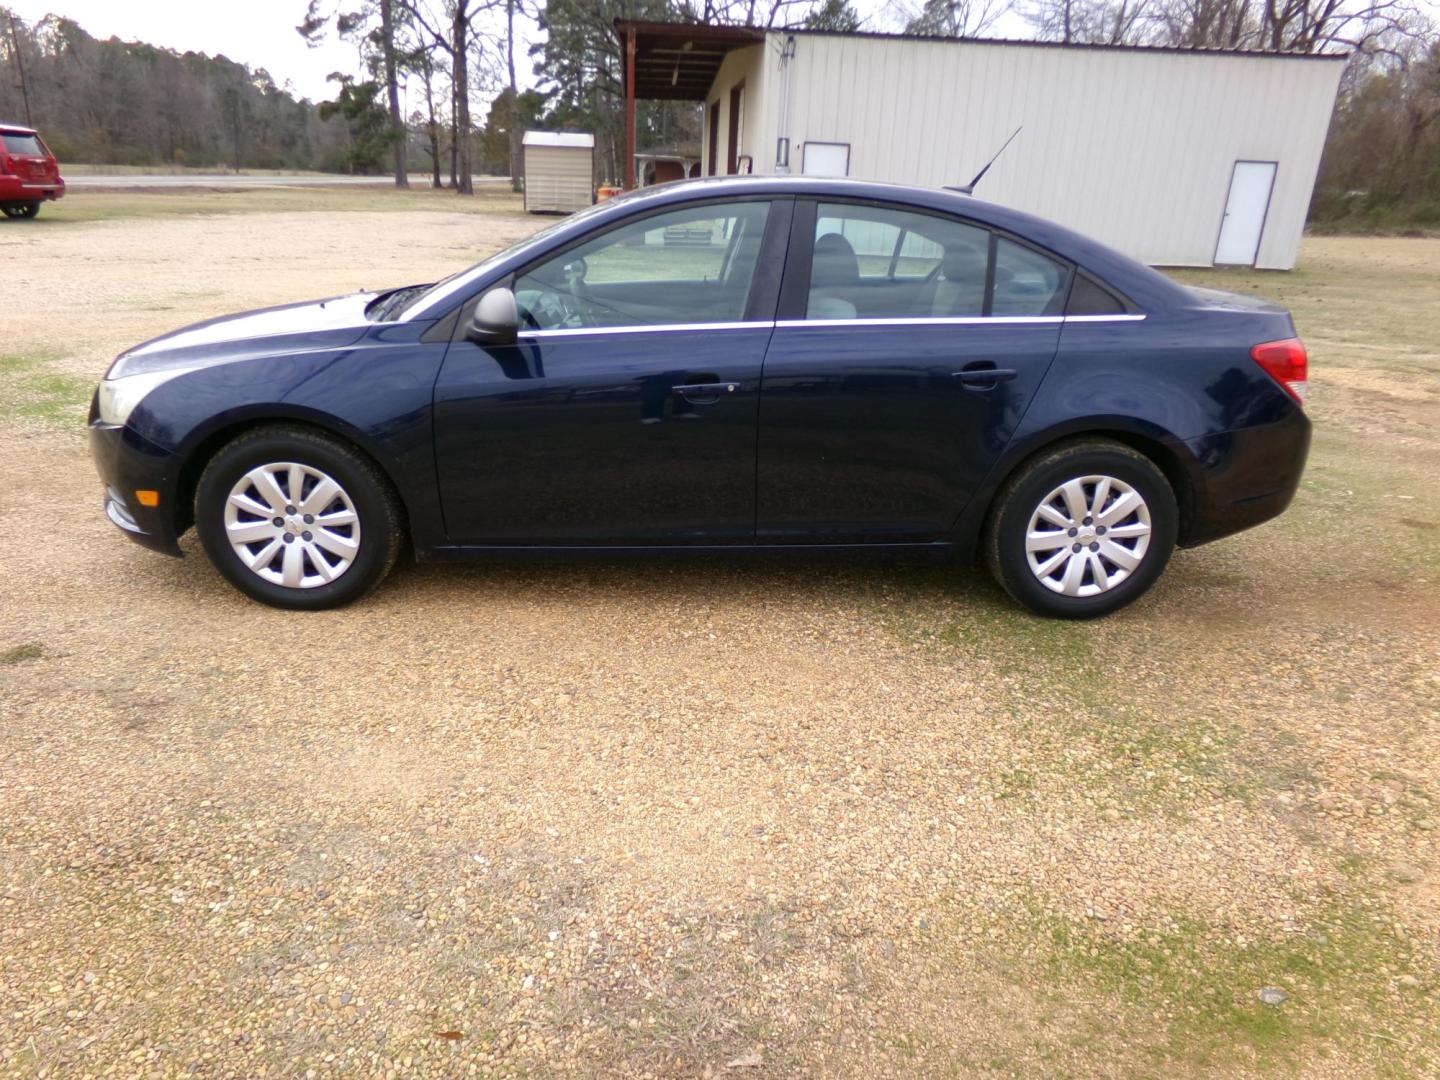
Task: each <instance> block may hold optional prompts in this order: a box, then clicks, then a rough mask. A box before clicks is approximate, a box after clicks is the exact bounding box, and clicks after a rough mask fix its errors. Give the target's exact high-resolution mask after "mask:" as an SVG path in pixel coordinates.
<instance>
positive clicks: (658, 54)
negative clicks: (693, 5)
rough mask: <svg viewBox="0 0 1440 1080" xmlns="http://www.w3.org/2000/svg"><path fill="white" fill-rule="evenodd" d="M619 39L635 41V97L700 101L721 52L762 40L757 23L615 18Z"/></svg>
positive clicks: (708, 86)
mask: <svg viewBox="0 0 1440 1080" xmlns="http://www.w3.org/2000/svg"><path fill="white" fill-rule="evenodd" d="M615 31H616V33H618V34H619V35H620V40H621V41H622V42H623V41H624V40H625V38H626V35H633V36H634V39H635V96H636V97H637V98H645V99H647V100H651V101H656V100H658V101H703V100H704V99H705V95H706V93H708V92H709V90H710V85H711V83H713V82H714V81H715V75H716V74H717V73H718V72H719V70H720V65H721V63H722V62H723V61H724V60H725V54H726V53H728V52H730V51H731V50H733V49H739V48H743V47H744V46H746V45H755V44H758V43H760V42H762V41H764V40H765V29H764V27H760V26H708V25H705V24H703V23H669V22H643V21H631V20H626V19H616V20H615Z"/></svg>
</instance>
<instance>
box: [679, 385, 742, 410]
mask: <svg viewBox="0 0 1440 1080" xmlns="http://www.w3.org/2000/svg"><path fill="white" fill-rule="evenodd" d="M670 389H671V391H672V392H673V393H676V394H679V395H680V396H681V397H683V398H684V399H685V400H686V401H688V402H690V404H691V405H714V404H715V403H716V402H717V401H719V400H720V399H721V398H722V397H724V396H725V395H727V394H733V393H735V392H736V391H738V390H739V389H740V384H739V383H738V382H702V383H682V384H681V385H679V386H672V387H671V388H670Z"/></svg>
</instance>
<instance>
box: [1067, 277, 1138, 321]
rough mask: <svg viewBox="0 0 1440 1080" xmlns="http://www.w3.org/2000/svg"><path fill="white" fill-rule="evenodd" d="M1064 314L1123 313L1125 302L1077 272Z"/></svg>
mask: <svg viewBox="0 0 1440 1080" xmlns="http://www.w3.org/2000/svg"><path fill="white" fill-rule="evenodd" d="M1065 314H1066V315H1123V314H1125V302H1124V301H1123V300H1121V299H1120V298H1119V297H1118V296H1116V295H1115V294H1114V293H1112V292H1111V291H1110V290H1109V289H1107V288H1105V286H1103V285H1101V284H1100V283H1099V282H1097V281H1094V280H1092V279H1091V278H1088V277H1086V276H1085V275H1084V274H1079V275H1077V276H1076V278H1075V284H1074V285H1072V286H1071V287H1070V302H1069V303H1068V304H1067V305H1066V306H1065Z"/></svg>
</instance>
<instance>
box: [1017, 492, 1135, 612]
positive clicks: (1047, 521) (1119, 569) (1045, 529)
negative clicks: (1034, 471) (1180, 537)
mask: <svg viewBox="0 0 1440 1080" xmlns="http://www.w3.org/2000/svg"><path fill="white" fill-rule="evenodd" d="M1149 549H1150V508H1149V507H1148V506H1146V505H1145V500H1144V499H1142V498H1141V497H1140V493H1139V492H1138V491H1136V490H1135V489H1134V488H1133V487H1131V486H1130V485H1129V484H1127V483H1125V481H1123V480H1117V479H1116V478H1115V477H1113V476H1077V477H1076V478H1075V479H1074V480H1067V481H1066V482H1065V483H1063V484H1061V485H1060V486H1059V487H1057V488H1056V489H1055V490H1054V491H1052V492H1050V494H1049V495H1046V496H1045V498H1044V499H1043V500H1042V501H1041V503H1040V505H1039V506H1037V507H1036V508H1035V513H1033V514H1031V515H1030V526H1029V528H1027V529H1026V530H1025V557H1026V558H1027V559H1029V561H1030V570H1031V571H1032V572H1033V573H1034V574H1035V576H1036V577H1037V578H1039V579H1040V584H1042V585H1044V586H1045V587H1046V588H1047V589H1049V590H1050V591H1051V592H1057V593H1060V594H1061V595H1063V596H1096V595H1098V594H1100V593H1103V592H1108V591H1109V590H1110V589H1113V588H1114V587H1115V586H1116V585H1119V584H1120V583H1121V582H1122V581H1124V580H1125V579H1126V578H1128V577H1129V576H1130V575H1131V574H1133V573H1134V572H1135V570H1136V569H1137V568H1138V567H1139V566H1140V562H1141V560H1142V559H1144V558H1145V552H1146V551H1148V550H1149Z"/></svg>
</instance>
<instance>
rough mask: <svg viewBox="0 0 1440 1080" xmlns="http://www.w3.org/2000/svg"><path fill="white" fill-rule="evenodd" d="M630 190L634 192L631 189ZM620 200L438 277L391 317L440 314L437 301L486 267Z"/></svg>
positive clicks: (460, 288)
mask: <svg viewBox="0 0 1440 1080" xmlns="http://www.w3.org/2000/svg"><path fill="white" fill-rule="evenodd" d="M629 194H634V193H633V192H631V193H629ZM621 198H625V196H621ZM617 201H618V200H616V199H611V200H609V201H608V202H603V203H596V204H595V205H594V206H589V207H586V208H585V209H584V210H581V211H580V212H579V213H576V214H571V215H570V216H569V217H563V218H561V219H560V220H559V221H556V222H554V223H553V224H551V225H547V226H545V228H543V229H541V230H540V231H539V232H534V233H531V234H530V235H529V236H527V237H525V239H523V240H521V241H519V242H518V243H514V244H511V245H510V246H509V247H508V248H505V249H504V250H503V251H497V252H496V253H495V254H494V255H491V256H490V257H489V258H488V259H486V260H484V261H483V262H480V263H476V264H475V265H474V266H468V267H466V268H465V269H464V270H459V271H456V272H455V273H453V274H451V275H450V276H449V277H447V278H445V279H443V280H441V281H437V282H436V283H435V284H434V285H431V286H430V287H429V288H428V289H426V290H425V291H424V292H422V293H420V294H418V295H416V296H413V297H411V298H410V299H409V302H408V303H406V304H405V306H404V307H403V308H401V309H399V310H396V311H394V312H393V314H392V315H391V318H394V319H409V318H412V317H413V316H415V315H416V314H417V313H419V312H421V311H426V310H427V309H430V310H429V314H430V315H432V316H438V315H439V314H440V312H439V310H436V309H435V306H436V305H437V304H439V303H440V302H442V301H444V300H445V299H447V298H448V297H452V296H458V295H460V294H461V293H463V292H464V291H465V290H466V288H467V287H468V286H469V285H470V284H471V283H472V282H474V281H476V280H478V279H479V278H481V277H483V276H484V275H485V273H486V271H488V270H489V269H490V268H491V267H492V266H494V265H495V264H496V263H497V262H500V261H501V260H503V259H508V258H510V257H511V256H514V255H519V254H520V253H521V252H524V251H527V250H529V249H530V248H533V247H539V246H541V245H542V244H544V243H545V241H546V240H547V239H549V238H550V237H551V236H553V235H554V234H555V233H557V232H559V231H560V230H561V229H564V228H568V227H569V226H571V225H573V224H575V222H577V221H583V220H584V219H585V218H588V217H592V216H594V215H595V214H597V213H599V212H600V211H601V210H605V209H607V208H609V207H611V206H614V205H615V203H616V202H617Z"/></svg>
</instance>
